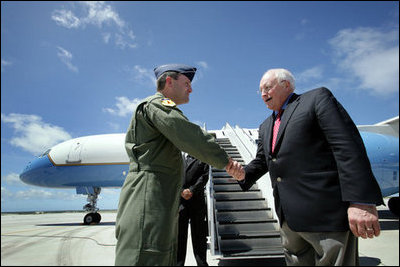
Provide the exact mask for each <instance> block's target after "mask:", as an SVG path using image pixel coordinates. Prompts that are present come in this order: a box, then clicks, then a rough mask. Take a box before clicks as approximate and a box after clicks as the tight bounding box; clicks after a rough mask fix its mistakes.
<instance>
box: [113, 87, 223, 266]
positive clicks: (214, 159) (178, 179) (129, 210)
mask: <svg viewBox="0 0 400 267" xmlns="http://www.w3.org/2000/svg"><path fill="white" fill-rule="evenodd" d="M125 147H126V150H127V153H128V155H129V158H130V165H129V173H128V175H127V177H126V179H125V182H124V185H123V187H122V189H121V194H120V199H119V204H118V213H117V219H116V230H115V236H116V238H117V240H118V242H117V246H116V258H115V264H116V265H175V264H176V255H177V236H178V207H179V198H180V191H181V188H182V177H183V160H182V154H181V151H184V152H187V153H188V154H190V155H192V156H194V157H196V158H197V159H199V160H201V161H203V162H206V163H208V164H210V165H213V166H215V167H217V168H220V169H223V168H224V167H225V166H226V165H227V164H228V161H229V159H228V155H227V154H226V152H225V151H224V150H223V149H222V148H221V147H220V146H219V145H218V144H217V143H215V139H214V137H213V136H212V135H210V134H208V133H206V132H205V131H203V130H202V129H201V128H200V127H199V126H198V125H196V124H193V123H191V122H189V120H188V119H187V118H186V117H185V116H184V115H183V113H182V111H180V110H179V109H178V108H177V107H176V105H175V103H174V102H172V101H171V100H169V99H165V97H164V96H163V94H161V93H160V92H157V93H156V94H155V95H153V96H150V97H148V98H147V99H145V100H144V101H143V102H141V103H140V104H139V105H138V106H137V108H136V110H135V112H134V114H133V117H132V120H131V123H130V126H129V128H128V131H127V134H126V139H125Z"/></svg>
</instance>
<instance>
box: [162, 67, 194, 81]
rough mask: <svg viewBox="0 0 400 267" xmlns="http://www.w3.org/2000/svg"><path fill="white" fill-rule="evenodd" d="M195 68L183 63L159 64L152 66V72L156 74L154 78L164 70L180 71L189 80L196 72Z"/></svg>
mask: <svg viewBox="0 0 400 267" xmlns="http://www.w3.org/2000/svg"><path fill="white" fill-rule="evenodd" d="M196 70H197V69H196V68H195V67H192V66H188V65H184V64H166V65H161V66H158V67H156V68H154V74H155V75H156V78H157V80H158V78H160V76H161V75H162V74H163V73H164V72H166V71H175V72H178V73H181V74H183V75H185V76H186V77H188V79H189V80H190V81H192V80H193V77H194V74H195V73H196Z"/></svg>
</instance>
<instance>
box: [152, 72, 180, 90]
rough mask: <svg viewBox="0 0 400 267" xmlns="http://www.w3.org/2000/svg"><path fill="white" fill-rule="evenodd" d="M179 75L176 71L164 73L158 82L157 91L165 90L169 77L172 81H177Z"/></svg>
mask: <svg viewBox="0 0 400 267" xmlns="http://www.w3.org/2000/svg"><path fill="white" fill-rule="evenodd" d="M179 75H180V73H179V72H176V71H166V72H164V73H163V74H162V75H161V76H160V78H158V80H157V91H162V90H163V89H164V87H165V82H166V80H167V77H171V78H172V79H174V80H177V79H178V77H179Z"/></svg>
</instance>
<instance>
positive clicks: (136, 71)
mask: <svg viewBox="0 0 400 267" xmlns="http://www.w3.org/2000/svg"><path fill="white" fill-rule="evenodd" d="M132 72H133V78H134V79H135V80H136V81H138V82H140V83H143V84H147V83H150V84H151V85H153V86H155V85H156V84H157V80H156V77H155V75H154V71H153V69H146V68H143V67H141V66H139V65H135V66H134V67H133V69H132Z"/></svg>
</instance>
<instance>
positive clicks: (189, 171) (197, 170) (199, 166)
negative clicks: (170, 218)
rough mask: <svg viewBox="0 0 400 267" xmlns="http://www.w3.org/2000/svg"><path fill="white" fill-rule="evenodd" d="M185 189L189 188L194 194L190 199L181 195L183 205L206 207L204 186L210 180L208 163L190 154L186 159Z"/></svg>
mask: <svg viewBox="0 0 400 267" xmlns="http://www.w3.org/2000/svg"><path fill="white" fill-rule="evenodd" d="M185 166H186V167H185V177H184V179H185V180H184V181H183V186H182V188H183V189H186V188H189V189H190V191H192V193H193V196H192V197H191V198H190V199H189V200H185V199H184V198H183V197H181V202H180V203H181V205H183V206H184V207H191V208H195V207H196V208H205V207H206V203H205V198H204V187H205V186H206V184H207V182H208V171H209V166H208V164H206V163H204V162H201V161H200V160H198V159H195V158H193V157H192V156H190V155H188V156H187V157H186V160H185Z"/></svg>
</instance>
